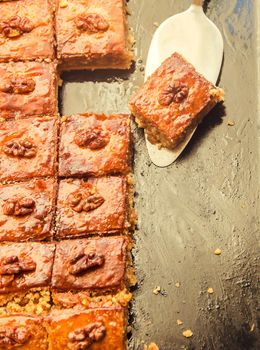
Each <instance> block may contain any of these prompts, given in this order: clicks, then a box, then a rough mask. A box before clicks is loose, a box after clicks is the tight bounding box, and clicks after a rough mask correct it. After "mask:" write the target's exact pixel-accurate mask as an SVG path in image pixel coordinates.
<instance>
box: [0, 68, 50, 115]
mask: <svg viewBox="0 0 260 350" xmlns="http://www.w3.org/2000/svg"><path fill="white" fill-rule="evenodd" d="M0 76H1V82H0V118H3V119H9V118H24V117H28V116H39V115H50V116H52V115H55V114H57V72H56V64H55V63H53V62H51V63H45V62H42V63H40V62H9V63H0Z"/></svg>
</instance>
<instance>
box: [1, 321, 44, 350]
mask: <svg viewBox="0 0 260 350" xmlns="http://www.w3.org/2000/svg"><path fill="white" fill-rule="evenodd" d="M42 323H43V319H42V318H41V317H33V316H24V315H14V316H6V317H1V318H0V348H1V349H6V350H11V349H16V348H19V349H21V350H22V349H26V350H47V349H48V337H47V331H46V329H45V327H44V326H43V325H42Z"/></svg>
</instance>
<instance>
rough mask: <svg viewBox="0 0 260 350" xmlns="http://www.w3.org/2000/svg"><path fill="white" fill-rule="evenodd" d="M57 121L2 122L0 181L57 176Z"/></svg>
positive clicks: (46, 119) (29, 119)
mask: <svg viewBox="0 0 260 350" xmlns="http://www.w3.org/2000/svg"><path fill="white" fill-rule="evenodd" d="M57 128H58V119H57V118H52V117H36V118H28V119H21V120H9V121H6V122H2V123H0V180H1V181H19V180H23V179H29V178H32V177H46V176H54V175H55V173H56V166H57Z"/></svg>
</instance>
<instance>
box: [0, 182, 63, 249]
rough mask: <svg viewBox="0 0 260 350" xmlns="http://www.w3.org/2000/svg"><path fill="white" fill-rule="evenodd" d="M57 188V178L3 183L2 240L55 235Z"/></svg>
mask: <svg viewBox="0 0 260 350" xmlns="http://www.w3.org/2000/svg"><path fill="white" fill-rule="evenodd" d="M55 192H56V181H55V180H54V179H46V180H31V181H29V182H24V183H20V184H7V185H0V241H1V242H3V241H9V242H10V241H13V242H19V241H20V242H22V241H28V240H44V239H46V238H51V237H52V227H51V226H52V218H53V215H54V213H53V211H54V200H55ZM28 202H29V203H28Z"/></svg>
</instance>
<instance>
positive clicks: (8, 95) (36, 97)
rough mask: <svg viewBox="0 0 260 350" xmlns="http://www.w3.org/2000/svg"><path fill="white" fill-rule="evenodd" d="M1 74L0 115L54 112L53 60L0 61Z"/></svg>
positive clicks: (55, 98)
mask: <svg viewBox="0 0 260 350" xmlns="http://www.w3.org/2000/svg"><path fill="white" fill-rule="evenodd" d="M19 2H20V1H19ZM0 76H1V82H0V119H1V118H2V119H10V118H24V117H28V116H39V115H50V116H53V115H55V114H57V71H56V64H55V63H45V62H42V63H40V62H9V63H0Z"/></svg>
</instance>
